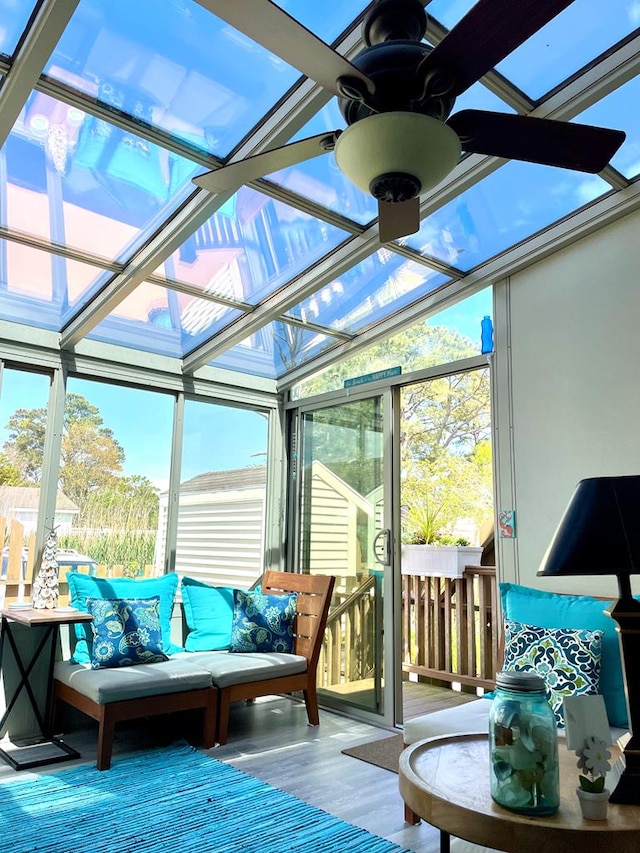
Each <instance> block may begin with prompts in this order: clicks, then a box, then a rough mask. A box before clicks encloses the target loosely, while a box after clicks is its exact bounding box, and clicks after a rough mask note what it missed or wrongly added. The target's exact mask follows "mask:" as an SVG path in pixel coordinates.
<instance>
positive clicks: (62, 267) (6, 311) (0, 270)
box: [0, 240, 106, 331]
mask: <svg viewBox="0 0 640 853" xmlns="http://www.w3.org/2000/svg"><path fill="white" fill-rule="evenodd" d="M99 275H100V271H99V270H98V269H97V268H96V267H94V266H92V265H90V264H83V263H80V262H79V261H73V260H69V259H66V258H63V257H60V256H59V255H54V254H52V253H51V252H45V251H41V250H40V249H35V248H32V247H31V246H25V245H22V244H21V243H16V242H14V241H13V240H0V317H2V319H4V320H15V321H16V322H18V323H25V324H26V325H28V326H37V327H39V328H42V329H55V330H56V331H59V330H60V328H61V327H62V326H63V325H64V320H65V316H66V315H68V313H69V312H70V310H71V308H72V307H73V306H74V305H76V304H77V303H78V302H79V300H80V299H81V297H82V295H83V294H85V293H86V291H87V289H88V288H89V286H90V285H91V283H92V282H94V281H95V280H96V277H97V276H99ZM103 275H106V273H105V272H104V271H103Z"/></svg>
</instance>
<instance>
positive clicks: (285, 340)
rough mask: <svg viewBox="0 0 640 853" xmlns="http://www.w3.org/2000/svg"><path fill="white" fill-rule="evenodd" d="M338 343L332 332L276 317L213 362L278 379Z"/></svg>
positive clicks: (217, 365)
mask: <svg viewBox="0 0 640 853" xmlns="http://www.w3.org/2000/svg"><path fill="white" fill-rule="evenodd" d="M337 343H338V342H337V341H336V339H335V338H333V337H330V336H328V335H323V334H320V333H319V332H315V331H311V330H309V329H302V328H300V326H292V325H290V324H289V323H283V322H282V321H281V320H275V321H274V322H272V323H269V324H268V325H267V326H263V327H262V328H261V329H260V330H259V331H258V332H256V333H255V334H254V335H251V337H249V338H247V339H246V340H244V341H242V342H241V343H239V344H237V345H236V346H235V347H232V348H231V349H230V350H228V351H227V352H225V353H223V355H221V356H220V357H219V358H216V359H215V361H212V362H211V365H212V366H213V367H225V368H227V369H228V370H239V371H241V372H242V373H250V374H252V375H253V376H263V377H265V378H266V379H277V378H278V377H279V376H282V375H283V374H284V373H286V372H287V371H289V370H292V369H293V368H294V367H297V366H298V365H300V364H304V363H305V361H308V360H309V359H310V358H313V357H314V356H316V355H319V354H320V353H321V352H323V351H324V350H326V349H330V348H331V347H334V346H336V344H337Z"/></svg>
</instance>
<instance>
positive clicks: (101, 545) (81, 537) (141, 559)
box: [58, 530, 156, 577]
mask: <svg viewBox="0 0 640 853" xmlns="http://www.w3.org/2000/svg"><path fill="white" fill-rule="evenodd" d="M155 544H156V532H155V530H137V531H136V530H126V531H125V530H122V531H105V532H98V533H94V532H90V531H89V532H77V533H69V534H65V535H61V536H59V537H58V546H59V547H60V548H73V549H75V550H76V551H79V552H80V553H81V554H85V555H86V556H88V557H91V558H92V559H93V560H95V561H96V563H97V564H98V565H99V566H106V567H107V570H110V569H112V568H113V566H124V567H125V574H128V575H130V576H131V577H135V575H136V574H138V572H139V571H140V570H141V569H142V568H143V567H144V566H146V565H149V564H151V563H153V558H154V552H155Z"/></svg>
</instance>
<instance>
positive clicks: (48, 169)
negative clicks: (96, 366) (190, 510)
mask: <svg viewBox="0 0 640 853" xmlns="http://www.w3.org/2000/svg"><path fill="white" fill-rule="evenodd" d="M278 5H279V6H280V7H281V8H283V9H284V10H285V11H286V12H288V14H289V15H291V16H293V17H295V18H297V19H298V20H299V21H300V22H301V23H303V24H304V25H305V26H306V27H307V28H308V29H310V30H311V31H312V32H314V33H315V34H316V35H317V36H318V37H319V38H321V39H322V40H323V41H325V42H327V43H328V44H332V45H334V46H335V48H336V49H337V50H338V52H340V53H342V54H343V55H347V56H349V57H351V58H352V57H353V56H354V55H355V53H357V52H358V50H359V49H361V47H362V42H361V38H360V21H361V17H362V14H363V12H364V10H365V8H366V5H365V4H364V2H362V0H359V2H357V0H340V2H338V1H337V0H330V2H325V3H318V2H317V0H296V2H295V3H294V2H289V0H281V2H279V4H278ZM472 5H473V4H472V2H470V0H457V1H456V2H450V0H433V2H431V3H428V4H427V12H428V14H429V16H430V18H429V29H428V31H427V39H428V40H431V41H432V42H433V43H437V42H438V41H439V40H440V39H441V38H442V37H443V36H444V35H446V32H447V31H448V30H449V29H450V28H451V27H453V26H455V24H456V23H457V21H458V20H459V19H460V18H461V16H463V15H464V14H465V13H466V12H467V11H468V9H469V8H471V6H472ZM637 6H638V4H637V3H636V4H633V3H626V2H622V0H615V2H613V3H611V4H609V6H607V8H606V10H604V11H603V9H602V8H601V4H597V3H596V0H575V2H573V3H572V4H570V5H569V7H568V8H567V9H565V10H564V11H563V12H561V13H560V14H559V15H558V16H557V17H556V18H555V19H554V20H553V21H551V22H550V23H549V24H547V25H546V26H544V27H542V28H541V29H540V31H539V32H537V33H536V34H534V35H533V36H532V37H531V38H530V39H528V40H527V41H526V42H525V43H524V44H522V45H521V46H520V47H519V48H517V49H516V50H514V51H513V52H512V53H511V54H510V55H508V56H507V57H506V59H504V60H503V61H502V62H500V63H499V64H498V66H497V67H496V69H494V70H492V71H490V72H489V73H488V74H487V75H485V77H483V78H482V79H481V80H480V81H479V82H477V83H475V84H474V85H473V86H471V87H470V88H469V89H468V90H467V91H466V92H464V93H463V94H462V95H461V96H460V97H459V98H458V101H457V103H456V104H455V107H454V110H453V112H454V113H455V112H459V111H460V110H463V109H481V110H494V111H497V112H504V113H513V112H514V111H517V112H521V113H523V114H533V115H534V116H537V117H550V118H557V119H561V120H572V121H577V122H580V123H586V124H593V125H598V126H603V127H611V128H618V129H621V130H624V131H625V132H626V134H627V139H626V141H625V142H624V144H623V145H622V147H621V148H620V150H619V151H618V152H617V153H616V154H615V156H614V157H613V158H612V161H611V164H610V166H608V167H607V168H606V169H605V170H604V171H603V172H602V173H601V174H600V175H587V174H584V173H579V172H573V171H568V170H563V169H557V168H554V167H548V166H539V165H533V164H529V163H522V162H516V161H507V162H505V161H503V160H497V159H495V158H491V157H486V156H481V155H477V154H476V155H468V156H465V157H463V158H462V160H461V161H460V163H459V164H458V166H456V168H455V169H454V170H453V171H452V173H451V174H450V175H449V176H448V177H447V178H446V179H445V180H444V181H443V182H442V184H441V185H439V186H437V187H435V188H434V189H433V190H432V191H430V192H428V193H426V194H424V195H423V196H422V197H421V218H422V222H421V227H420V230H419V232H418V233H416V234H412V235H410V236H409V237H407V238H403V239H402V240H399V241H396V242H392V243H389V244H387V245H385V246H381V245H380V242H379V239H378V232H377V203H376V201H375V200H374V199H373V198H372V197H371V196H369V195H368V194H367V193H364V192H362V191H361V190H358V189H356V188H355V187H354V186H353V185H352V184H351V182H350V181H349V180H348V179H347V178H346V177H345V176H344V175H343V174H342V173H341V172H340V171H339V169H338V168H337V166H336V163H335V158H334V155H333V154H332V153H325V154H322V155H320V156H318V157H316V158H314V159H313V160H308V161H305V162H303V163H301V164H299V165H296V166H292V167H289V168H285V169H282V170H281V171H279V172H275V173H273V174H271V175H265V177H264V178H260V179H257V180H255V181H253V182H251V183H250V184H249V185H246V186H242V187H240V188H239V189H238V190H237V191H233V192H225V193H217V194H216V193H214V194H210V193H208V192H206V191H205V190H201V189H198V188H197V187H196V186H195V185H194V184H193V183H192V178H193V177H194V176H197V175H200V174H203V173H204V172H207V171H209V170H212V169H215V168H216V167H218V166H220V165H221V164H222V163H224V162H225V161H226V160H227V159H229V158H232V159H234V160H235V159H238V158H242V157H245V156H248V155H250V154H253V153H258V152H260V151H264V150H267V149H269V148H273V147H277V146H279V145H282V144H284V143H286V142H287V141H290V140H295V139H302V138H306V137H307V136H309V135H313V134H316V133H323V132H325V131H327V132H329V131H333V130H336V129H343V128H344V127H345V120H344V118H343V116H342V114H341V112H340V110H339V109H338V106H337V103H336V100H335V98H333V97H330V96H329V94H328V93H327V92H326V91H325V90H323V89H322V88H321V87H320V86H319V85H317V84H315V83H314V82H313V81H310V80H307V79H306V78H304V77H301V75H300V72H299V71H297V70H296V69H295V68H293V67H292V66H291V65H289V64H287V62H285V61H284V60H283V59H282V58H281V57H279V56H277V55H275V54H273V53H271V52H270V51H268V50H266V49H265V48H264V47H261V46H260V45H258V44H256V43H255V42H253V41H252V40H251V39H250V38H249V37H248V36H246V35H245V34H244V33H243V32H241V30H240V29H236V28H234V27H231V26H230V25H229V24H227V23H225V22H224V21H222V20H221V19H219V18H217V17H216V16H215V14H213V13H212V12H211V11H210V9H214V10H215V8H216V0H207V2H204V0H202V2H194V0H134V2H132V0H110V2H108V3H104V2H101V0H79V2H78V3H73V2H70V3H63V4H61V3H56V2H55V0H44V2H42V3H40V4H37V6H35V5H34V4H33V3H31V2H24V0H22V1H21V2H18V0H11V2H9V0H0V19H1V20H2V26H1V27H0V52H1V55H0V74H2V75H3V76H2V82H1V87H0V130H2V135H1V137H0V142H1V143H2V146H1V150H0V164H1V167H2V168H1V171H0V192H1V203H0V229H1V234H0V318H1V319H3V320H9V321H13V322H16V323H21V324H24V325H26V326H33V327H39V328H43V329H49V330H52V331H54V332H58V333H59V334H60V342H61V346H62V347H63V348H72V347H73V346H74V345H76V344H77V343H78V341H79V340H81V339H82V338H87V340H93V341H100V342H104V343H108V344H111V345H114V344H115V345H117V346H124V347H128V348H130V349H131V350H133V351H137V352H140V353H156V354H160V355H165V356H169V357H171V358H175V359H176V360H178V361H179V362H180V363H181V365H182V366H183V368H184V371H185V372H187V373H188V372H190V371H193V370H196V369H198V368H199V367H202V366H204V365H207V364H211V365H213V366H215V367H218V368H229V369H232V370H234V371H240V372H246V373H247V374H250V375H254V376H260V377H266V378H269V379H274V380H276V381H277V382H278V383H279V385H280V386H281V387H286V386H287V385H288V384H290V383H291V381H293V378H292V377H294V376H295V380H296V381H299V380H300V378H302V377H304V375H309V374H311V373H312V372H313V371H314V369H315V365H316V363H318V364H319V363H320V362H322V364H326V358H327V353H329V354H330V355H331V356H332V357H333V356H335V357H339V356H340V354H341V351H342V350H341V348H342V349H345V348H348V349H349V350H350V351H353V350H354V348H356V347H357V345H358V339H359V336H361V335H365V336H366V340H367V342H369V343H370V342H372V340H374V339H375V334H376V328H377V327H378V326H380V329H381V334H382V333H383V329H384V322H385V321H386V320H387V319H388V318H394V322H395V321H396V320H397V323H395V327H397V326H398V323H400V324H401V323H402V322H403V320H406V323H409V322H410V321H411V320H412V319H415V318H416V316H418V315H419V313H420V305H421V300H423V299H424V297H425V296H427V295H429V296H430V300H429V313H434V311H435V310H437V307H438V304H439V302H444V301H446V300H447V298H448V288H450V287H452V286H454V285H455V288H456V293H457V294H458V295H462V294H464V292H465V287H466V283H467V281H468V282H469V290H468V292H469V293H471V292H475V291H474V289H476V290H477V287H478V286H479V284H480V283H483V282H484V284H489V283H491V282H490V279H489V280H484V279H483V275H482V270H483V268H484V266H485V265H486V264H487V263H488V262H490V261H491V260H492V259H495V258H496V257H498V256H500V255H501V254H502V253H506V252H512V251H513V247H514V246H518V247H520V248H519V251H520V252H521V253H522V254H523V255H526V251H527V245H528V241H530V240H531V239H532V238H533V237H534V235H537V234H539V233H540V232H541V231H542V230H543V229H546V228H548V227H549V226H552V225H553V223H555V222H558V221H559V220H564V221H566V220H567V218H568V217H571V216H572V214H574V213H575V212H576V211H578V210H580V209H581V208H583V207H585V206H586V205H593V204H597V203H598V201H599V200H600V199H602V198H603V197H606V196H607V195H609V194H611V193H617V192H623V191H625V192H627V193H629V192H632V193H635V192H637V196H638V202H637V203H639V204H640V190H638V188H637V185H634V186H630V185H631V184H632V183H633V182H634V181H635V180H636V179H637V177H638V174H639V172H640V119H639V118H638V110H637V103H638V101H639V98H640V83H639V79H640V78H639V77H638V70H639V69H640V30H638V29H637V27H638V25H639V24H640V13H638V9H637ZM363 340H365V337H363Z"/></svg>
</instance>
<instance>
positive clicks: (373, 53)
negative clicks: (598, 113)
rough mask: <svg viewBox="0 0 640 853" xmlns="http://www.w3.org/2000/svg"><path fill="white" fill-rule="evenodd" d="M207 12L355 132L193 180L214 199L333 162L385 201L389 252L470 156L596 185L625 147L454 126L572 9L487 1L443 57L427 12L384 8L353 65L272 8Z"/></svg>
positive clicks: (212, 2)
mask: <svg viewBox="0 0 640 853" xmlns="http://www.w3.org/2000/svg"><path fill="white" fill-rule="evenodd" d="M198 2H199V3H200V5H202V6H204V7H205V8H207V9H208V10H209V11H211V12H212V13H213V14H215V15H217V16H218V17H219V18H221V19H223V20H225V21H226V22H227V23H229V24H231V25H232V26H233V27H235V28H236V29H238V30H240V31H242V32H243V33H245V35H247V36H248V37H249V38H251V39H253V40H254V41H256V42H258V43H259V44H261V45H262V46H263V47H265V48H266V49H267V50H269V51H271V52H273V53H275V54H277V55H279V56H280V57H281V58H282V59H283V60H284V61H285V62H287V63H289V64H290V65H292V66H294V67H295V68H297V69H298V70H299V71H301V72H302V73H303V74H305V75H306V76H307V77H309V78H311V79H312V80H314V81H316V82H317V83H319V84H320V85H322V86H323V87H324V88H326V89H328V90H329V91H331V92H333V93H334V94H335V95H336V96H337V97H338V99H339V105H340V109H341V112H342V114H343V116H344V118H345V120H346V123H347V125H348V127H347V129H346V130H345V131H341V130H335V131H333V132H328V133H322V134H318V135H317V136H312V137H309V138H308V139H303V140H301V141H299V142H293V143H290V144H288V145H284V146H281V147H279V148H273V149H271V150H269V151H265V152H263V153H261V154H257V155H255V156H253V157H247V158H246V159H245V160H239V161H237V162H234V163H231V164H229V165H228V166H223V167H221V168H219V169H215V170H214V171H212V172H207V173H206V174H204V175H200V176H199V177H196V178H194V182H195V183H196V184H197V185H198V186H200V187H203V188H204V189H206V190H209V191H210V192H222V191H225V190H235V189H238V188H239V187H240V186H242V184H245V183H248V182H249V181H252V180H255V179H256V178H259V177H262V176H264V175H268V174H271V173H272V172H276V171H279V170H280V169H284V168H286V167H288V166H293V165H295V164H296V163H300V162H302V161H304V160H308V159H311V158H312V157H317V156H318V155H321V154H323V153H325V152H328V151H334V152H335V158H336V162H337V165H338V167H339V169H340V170H341V171H342V172H343V173H344V174H345V175H346V176H347V177H348V178H349V179H350V180H351V181H352V182H353V183H354V184H355V185H356V186H358V187H359V188H360V189H362V190H364V191H365V192H368V193H370V194H371V195H372V196H374V198H376V199H377V200H378V226H379V234H380V241H381V242H383V243H384V242H387V241H389V240H394V239H397V238H399V237H404V236H406V235H407V234H413V233H415V232H416V231H418V230H419V228H420V198H419V196H420V193H423V192H426V191H427V190H428V189H430V188H431V187H434V186H435V185H436V184H438V183H439V182H440V181H441V180H442V179H443V178H444V177H446V175H447V174H448V173H449V172H450V171H451V170H452V169H453V167H454V166H455V165H456V163H458V161H459V159H460V155H461V153H462V152H463V151H464V152H466V153H476V154H488V155H494V156H497V157H505V158H508V159H514V160H526V161H529V162H532V163H542V164H544V165H550V166H560V167H562V168H565V169H575V170H578V171H583V172H591V173H597V172H600V171H602V169H604V167H605V166H606V165H607V163H608V162H609V160H610V159H611V157H612V156H613V155H614V154H615V152H616V151H617V150H618V148H619V147H620V146H621V145H622V143H623V141H624V139H625V134H624V133H623V132H622V131H620V130H608V129H605V128H600V127H592V126H590V125H584V124H574V123H569V122H564V121H555V120H551V119H540V118H533V117H531V116H523V115H513V114H508V113H498V112H489V111H485V110H462V111H461V112H458V113H455V114H453V115H451V111H452V109H453V105H454V103H455V100H456V98H457V97H458V96H459V95H461V94H462V93H463V92H464V91H466V90H467V89H468V88H469V87H470V86H471V85H473V83H475V82H476V81H477V80H479V79H480V77H482V76H483V75H484V74H486V73H487V71H489V70H490V69H492V68H493V67H494V66H495V65H497V64H498V63H499V62H500V61H501V60H502V59H504V58H505V57H506V56H508V54H510V53H511V52H512V51H513V50H515V48H517V47H518V46H519V45H520V44H522V43H523V42H524V41H526V39H528V38H529V36H531V35H533V33H535V32H536V31H537V30H539V29H540V28H541V27H542V26H544V25H545V24H546V23H548V22H549V21H550V20H551V19H552V18H554V17H555V16H556V15H558V14H559V13H560V12H561V11H562V10H563V9H565V8H566V7H567V6H569V5H570V4H571V2H573V0H518V2H515V0H478V2H477V3H476V5H475V6H473V7H472V8H471V9H470V11H469V12H468V13H467V14H466V15H465V16H464V17H463V18H462V19H461V20H460V21H459V23H458V24H456V26H454V27H453V28H452V29H451V30H450V32H449V33H448V34H447V35H446V36H445V37H444V38H443V39H442V41H441V42H440V43H439V44H438V45H437V47H435V48H432V47H430V46H429V45H427V44H425V43H424V42H422V41H421V39H422V38H423V37H424V35H425V32H426V27H427V16H426V13H425V10H424V5H423V2H420V0H377V2H376V3H374V4H373V5H372V7H371V9H370V10H369V12H368V13H367V15H366V17H365V19H364V22H363V27H362V34H363V39H364V42H365V44H366V47H365V48H364V50H362V51H361V52H360V53H359V54H358V56H356V57H355V59H354V60H353V62H349V61H348V60H346V59H345V58H344V57H343V56H341V55H340V54H338V53H337V52H336V51H334V50H333V49H332V48H330V47H329V46H328V45H327V44H325V42H323V41H322V40H321V39H319V38H318V37H317V36H315V35H314V34H313V33H312V32H310V31H309V30H307V29H306V28H305V27H304V26H303V25H302V24H300V23H298V21H296V20H295V19H294V18H292V17H291V16H289V15H288V14H287V13H286V12H284V11H283V10H282V9H281V8H280V7H279V6H277V5H276V4H275V3H273V2H271V0H242V2H241V3H239V2H238V0H198Z"/></svg>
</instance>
